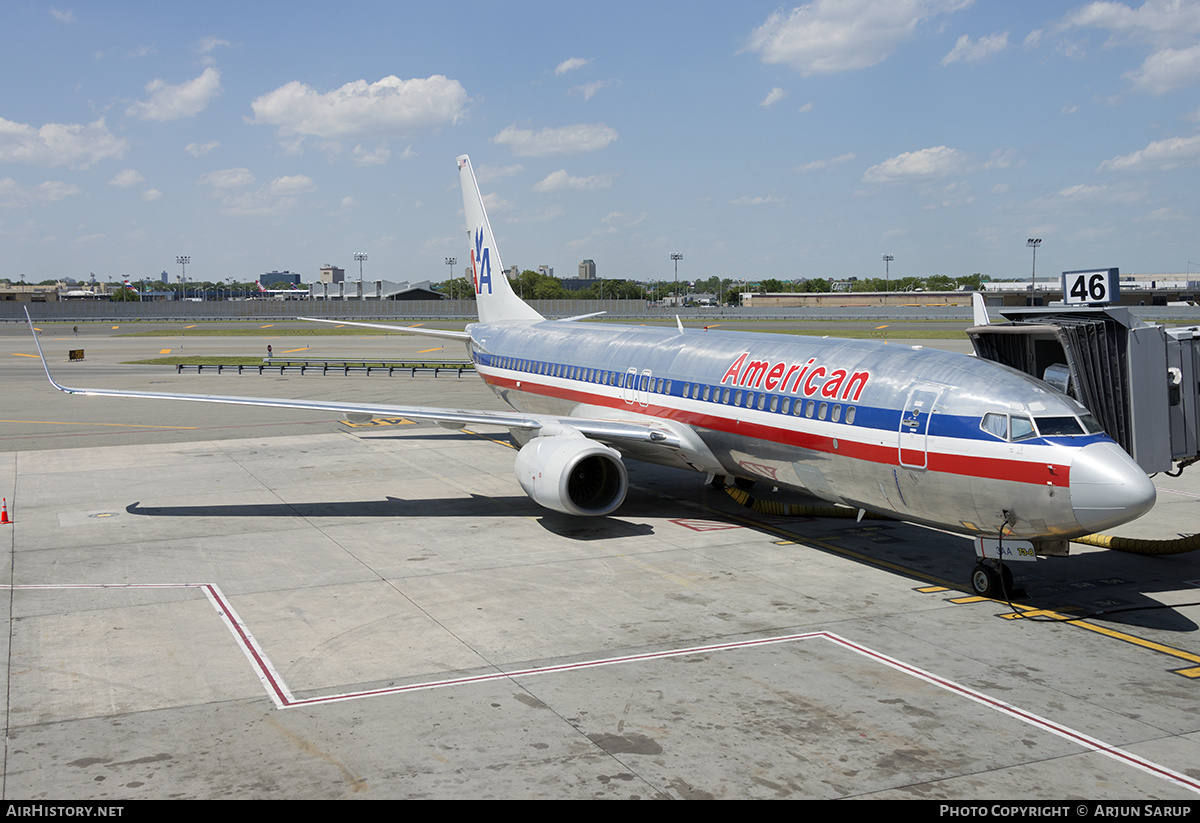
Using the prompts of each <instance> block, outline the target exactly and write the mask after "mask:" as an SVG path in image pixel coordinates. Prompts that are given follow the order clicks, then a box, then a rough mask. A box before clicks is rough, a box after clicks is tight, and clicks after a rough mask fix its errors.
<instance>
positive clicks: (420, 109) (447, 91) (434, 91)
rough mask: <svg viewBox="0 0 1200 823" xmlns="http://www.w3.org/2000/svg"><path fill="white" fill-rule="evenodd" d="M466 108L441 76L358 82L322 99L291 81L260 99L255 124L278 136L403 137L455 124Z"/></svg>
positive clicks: (456, 87)
mask: <svg viewBox="0 0 1200 823" xmlns="http://www.w3.org/2000/svg"><path fill="white" fill-rule="evenodd" d="M467 102H468V98H467V92H466V89H464V88H463V87H462V84H461V83H459V82H458V81H457V80H450V79H449V78H447V77H444V76H443V75H440V74H435V75H433V76H431V77H427V78H424V79H422V78H414V79H412V80H401V79H400V78H399V77H396V76H394V75H391V76H388V77H385V78H383V79H382V80H379V81H378V82H375V83H367V81H366V80H356V81H354V82H353V83H347V84H346V85H344V86H342V87H341V88H339V89H334V90H333V91H331V92H327V93H325V94H321V93H320V92H318V91H316V90H315V89H312V88H310V87H309V86H306V85H305V84H304V83H300V82H298V81H292V82H291V83H287V84H286V85H283V86H280V87H279V88H277V89H275V90H274V91H272V92H268V93H267V94H264V95H262V96H261V97H258V98H256V99H255V100H254V101H253V102H252V103H251V104H250V107H251V108H252V109H253V110H254V122H256V123H267V124H269V125H272V126H278V127H279V134H280V136H283V137H287V136H291V135H313V136H316V137H328V138H345V139H358V140H365V139H372V138H389V137H404V136H408V135H410V134H413V133H414V132H421V131H432V130H434V129H437V128H439V127H441V126H444V125H447V124H452V123H457V122H458V120H459V119H460V118H461V117H462V116H463V109H464V107H465V106H466V104H467Z"/></svg>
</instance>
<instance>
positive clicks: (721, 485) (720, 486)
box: [710, 474, 725, 491]
mask: <svg viewBox="0 0 1200 823" xmlns="http://www.w3.org/2000/svg"><path fill="white" fill-rule="evenodd" d="M710 485H711V486H712V487H713V488H714V489H716V490H717V491H724V489H725V475H723V474H718V475H716V476H714V477H713V479H712V483H711V484H710Z"/></svg>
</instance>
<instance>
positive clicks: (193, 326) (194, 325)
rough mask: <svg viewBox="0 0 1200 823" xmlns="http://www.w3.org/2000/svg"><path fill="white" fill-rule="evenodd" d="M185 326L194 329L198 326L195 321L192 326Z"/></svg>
mask: <svg viewBox="0 0 1200 823" xmlns="http://www.w3.org/2000/svg"><path fill="white" fill-rule="evenodd" d="M184 328H185V329H194V328H196V324H195V323H193V324H192V325H190V326H184Z"/></svg>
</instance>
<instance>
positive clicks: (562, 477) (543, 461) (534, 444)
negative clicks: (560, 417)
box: [516, 435, 629, 516]
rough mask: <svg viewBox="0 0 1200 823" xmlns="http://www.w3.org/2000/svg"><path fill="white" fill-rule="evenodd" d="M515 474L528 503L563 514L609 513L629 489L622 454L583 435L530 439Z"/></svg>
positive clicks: (519, 453) (593, 514)
mask: <svg viewBox="0 0 1200 823" xmlns="http://www.w3.org/2000/svg"><path fill="white" fill-rule="evenodd" d="M516 471H517V481H518V482H519V483H520V484H521V488H522V489H524V490H525V493H526V494H527V495H529V497H530V499H532V500H533V501H534V502H535V503H537V504H538V505H539V506H545V507H546V508H548V509H553V510H554V511H556V512H562V513H563V514H578V515H592V516H597V515H605V514H611V513H612V512H614V511H616V509H617V508H618V507H619V506H620V505H621V503H622V502H624V500H625V492H626V490H627V489H628V488H629V476H628V475H627V474H626V472H625V464H624V463H623V462H621V453H620V452H618V451H617V450H616V449H613V448H610V447H608V446H606V445H604V444H603V443H598V442H596V441H595V440H589V439H588V438H586V437H584V436H583V435H573V436H572V435H554V436H549V437H535V438H533V439H532V440H530V441H529V442H528V443H526V444H525V445H524V446H523V447H522V448H521V451H519V452H518V453H517V466H516Z"/></svg>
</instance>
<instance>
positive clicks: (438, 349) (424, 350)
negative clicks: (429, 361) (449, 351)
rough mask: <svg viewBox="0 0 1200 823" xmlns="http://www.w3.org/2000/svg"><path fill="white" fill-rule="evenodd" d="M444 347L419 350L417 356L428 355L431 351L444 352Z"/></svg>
mask: <svg viewBox="0 0 1200 823" xmlns="http://www.w3.org/2000/svg"><path fill="white" fill-rule="evenodd" d="M445 350H446V347H445V346H438V347H437V348H436V349H421V350H420V351H419V352H417V354H429V353H430V352H431V351H445Z"/></svg>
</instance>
